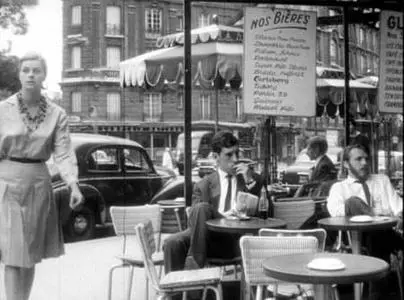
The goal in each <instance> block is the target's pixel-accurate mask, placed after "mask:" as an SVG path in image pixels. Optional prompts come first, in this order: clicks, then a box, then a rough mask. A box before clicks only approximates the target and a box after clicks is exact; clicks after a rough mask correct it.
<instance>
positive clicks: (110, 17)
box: [106, 6, 121, 35]
mask: <svg viewBox="0 0 404 300" xmlns="http://www.w3.org/2000/svg"><path fill="white" fill-rule="evenodd" d="M106 34H107V35H120V34H121V8H120V7H119V6H107V27H106Z"/></svg>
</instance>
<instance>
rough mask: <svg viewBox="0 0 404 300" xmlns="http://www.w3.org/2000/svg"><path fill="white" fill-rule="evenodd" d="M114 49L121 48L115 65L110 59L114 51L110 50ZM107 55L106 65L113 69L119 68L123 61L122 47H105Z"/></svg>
mask: <svg viewBox="0 0 404 300" xmlns="http://www.w3.org/2000/svg"><path fill="white" fill-rule="evenodd" d="M112 49H115V50H116V49H118V50H119V57H117V58H116V64H114V65H113V64H112V63H111V62H110V59H109V58H110V57H111V54H112V53H113V52H110V53H109V50H112ZM105 56H106V57H105V63H106V67H107V68H111V69H118V68H119V63H120V62H121V59H122V48H121V47H119V46H107V47H106V49H105Z"/></svg>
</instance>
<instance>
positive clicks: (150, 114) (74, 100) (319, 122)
mask: <svg viewBox="0 0 404 300" xmlns="http://www.w3.org/2000/svg"><path fill="white" fill-rule="evenodd" d="M182 2H183V1H182V0H164V1H161V0H160V1H146V0H104V1H94V0H63V74H62V82H61V88H62V92H63V100H62V105H63V107H64V108H65V109H66V111H67V112H68V113H69V115H70V116H71V118H70V121H71V125H72V131H92V132H98V133H103V134H110V135H117V136H123V137H127V138H130V139H133V140H136V141H138V142H139V143H141V144H142V145H143V146H144V147H146V148H150V149H163V148H164V147H166V146H170V147H174V146H175V143H176V137H177V136H178V134H179V133H180V132H182V131H183V120H184V110H183V99H184V96H183V93H182V91H180V90H171V89H170V88H169V87H167V89H164V90H163V91H161V92H149V91H146V90H141V89H135V88H121V87H120V86H119V67H118V66H119V62H120V61H123V60H125V59H128V58H131V57H134V56H137V55H139V54H142V53H145V52H147V51H151V50H154V49H156V40H157V38H158V37H160V36H164V35H167V34H171V33H175V32H181V31H183V26H184V20H183V3H182ZM244 6H245V4H236V3H231V2H225V3H203V2H198V3H194V4H193V11H192V14H193V16H194V17H193V18H192V28H197V27H203V26H207V25H209V24H211V23H212V22H213V21H214V19H215V18H214V15H216V16H217V17H218V20H219V23H221V24H229V23H231V22H232V21H234V19H235V18H236V17H237V16H238V15H240V12H241V11H242V8H243V7H244ZM294 8H298V7H294ZM307 8H310V7H301V8H300V9H307ZM298 9H299V8H298ZM310 9H316V10H317V13H318V16H319V17H321V16H330V15H331V16H332V15H333V14H335V13H337V12H335V11H332V10H328V9H327V8H324V7H322V8H310ZM377 34H378V33H377V31H376V30H374V29H371V28H366V27H365V26H362V25H351V26H350V68H351V72H352V73H354V74H359V75H365V74H368V73H374V74H377V73H378V42H377V41H378V40H379V39H378V36H377ZM343 41H344V37H343V32H342V25H338V26H327V27H321V28H320V27H319V28H318V29H317V61H318V65H319V66H326V67H334V68H343V66H344V58H343ZM214 93H215V92H214V91H206V90H202V89H199V88H197V87H196V88H193V90H192V99H193V105H192V119H193V120H196V121H206V122H207V123H209V122H210V121H213V120H215V119H216V115H215V112H216V110H215V103H214V99H215V94H214ZM218 98H219V99H220V102H219V104H218V106H219V110H218V111H219V116H218V117H219V120H220V121H225V122H234V123H247V122H248V123H251V124H258V123H260V122H262V121H263V120H264V119H265V117H262V118H261V119H260V118H257V116H246V115H245V114H244V112H243V99H242V91H233V90H230V89H228V90H226V89H224V90H221V91H219V97H218ZM325 118H326V119H327V120H325ZM276 122H277V126H278V127H280V130H279V131H278V133H281V134H279V137H278V142H277V147H278V149H277V153H279V158H284V157H288V158H289V159H292V158H293V157H294V156H295V155H296V154H297V152H298V151H299V150H300V148H301V145H300V144H302V143H301V140H302V139H301V138H299V136H301V135H302V132H303V133H304V134H306V133H308V134H309V135H310V134H317V133H318V131H323V132H325V131H326V130H330V129H332V130H342V119H341V118H338V117H337V118H332V119H329V118H328V117H324V116H323V117H317V118H309V119H307V118H289V117H278V118H277V121H276ZM212 128H213V127H212ZM257 128H258V126H257ZM303 144H304V143H303ZM151 154H152V157H153V158H155V159H158V157H159V154H160V152H159V151H158V150H157V151H156V152H154V151H153V150H151Z"/></svg>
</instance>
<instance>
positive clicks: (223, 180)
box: [217, 168, 237, 213]
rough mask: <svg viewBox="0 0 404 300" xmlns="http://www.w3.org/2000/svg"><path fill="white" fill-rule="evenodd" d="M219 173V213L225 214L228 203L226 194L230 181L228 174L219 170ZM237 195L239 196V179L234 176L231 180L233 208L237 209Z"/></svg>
mask: <svg viewBox="0 0 404 300" xmlns="http://www.w3.org/2000/svg"><path fill="white" fill-rule="evenodd" d="M217 172H218V174H219V181H220V200H219V208H218V211H219V212H220V213H224V212H225V211H224V204H225V202H226V194H227V188H228V179H227V173H226V172H224V171H223V170H221V169H220V168H217ZM236 195H237V179H236V176H232V178H231V206H230V207H231V208H235V207H236V203H235V202H236Z"/></svg>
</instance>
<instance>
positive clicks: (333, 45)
mask: <svg viewBox="0 0 404 300" xmlns="http://www.w3.org/2000/svg"><path fill="white" fill-rule="evenodd" d="M337 49H338V48H337V42H336V41H335V40H334V39H331V41H330V62H331V63H334V64H337V63H338V54H337Z"/></svg>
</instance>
